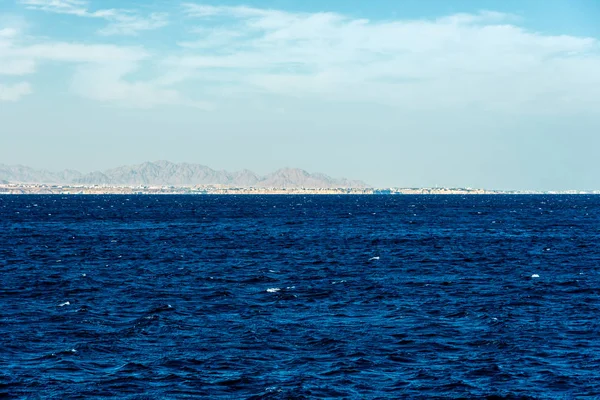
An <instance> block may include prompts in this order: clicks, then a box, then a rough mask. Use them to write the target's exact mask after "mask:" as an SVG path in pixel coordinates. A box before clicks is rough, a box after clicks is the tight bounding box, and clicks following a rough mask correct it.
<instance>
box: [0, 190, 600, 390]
mask: <svg viewBox="0 0 600 400" xmlns="http://www.w3.org/2000/svg"><path fill="white" fill-rule="evenodd" d="M0 398H18V399H21V398H22V399H87V398H121V399H185V398H189V399H191V398H206V399H334V398H335V399H337V398H340V399H436V398H440V399H444V398H449V399H453V398H467V399H470V398H484V399H485V398H487V399H502V398H506V399H509V398H515V399H517V398H519V399H520V398H524V399H526V398H529V399H571V398H573V399H579V398H582V399H583V398H588V399H593V398H600V196H592V195H589V196H588V195H467V196H460V195H441V196H433V195H432V196H429V195H416V196H411V195H358V196H354V195H341V196H335V195H331V196H329V195H313V196H303V195H298V196H296V195H284V196H277V195H264V196H259V195H256V196H253V195H244V196H236V195H223V196H219V195H187V196H178V195H161V196H152V195H131V196H129V195H107V196H92V195H81V196H78V195H72V196H61V195H48V196H42V195H40V196H38V195H6V196H0Z"/></svg>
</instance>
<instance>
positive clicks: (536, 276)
mask: <svg viewBox="0 0 600 400" xmlns="http://www.w3.org/2000/svg"><path fill="white" fill-rule="evenodd" d="M531 277H532V278H539V277H540V276H539V275H538V274H533V275H531Z"/></svg>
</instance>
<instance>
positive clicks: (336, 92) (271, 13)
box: [165, 3, 600, 112]
mask: <svg viewBox="0 0 600 400" xmlns="http://www.w3.org/2000/svg"><path fill="white" fill-rule="evenodd" d="M183 10H184V13H186V15H187V16H188V17H190V18H196V19H197V21H199V23H200V25H201V27H204V31H203V30H202V29H199V30H197V34H196V38H195V39H192V40H189V41H183V42H180V43H179V44H180V46H181V47H182V48H183V49H185V53H184V55H178V56H172V57H170V58H168V59H167V60H166V61H165V63H166V65H168V66H171V67H173V68H175V69H178V68H180V69H183V70H186V71H188V76H189V75H190V73H189V71H196V79H198V80H200V81H203V80H204V81H205V82H211V83H212V84H214V80H215V79H218V78H219V74H217V73H216V72H215V71H223V70H229V71H231V73H230V74H227V75H226V78H225V79H226V83H227V84H228V85H229V87H230V86H231V85H230V84H231V83H232V77H233V80H234V84H235V85H236V87H237V88H238V90H239V91H245V92H266V93H274V94H277V95H286V96H296V97H305V96H308V97H310V96H316V97H319V98H325V99H330V100H334V101H369V102H379V103H384V104H388V105H391V106H399V107H404V108H420V109H430V108H436V107H459V108H464V107H471V108H475V107H479V108H482V107H485V108H491V109H496V110H503V111H517V112H523V111H524V112H563V111H565V110H577V109H585V110H588V111H589V110H592V109H593V107H596V106H598V105H599V104H598V102H599V101H600V85H599V84H600V48H599V47H600V46H599V42H598V40H597V39H595V38H585V37H575V36H565V35H562V36H560V35H546V34H541V33H536V32H532V31H529V30H527V29H525V28H522V27H520V26H519V25H517V23H518V22H519V19H518V18H517V17H515V16H513V15H507V14H502V13H497V12H491V11H483V12H480V13H477V14H457V15H451V16H447V17H444V18H438V19H432V20H386V21H369V20H364V19H354V18H350V17H347V16H344V15H341V14H335V13H292V12H285V11H280V10H270V9H259V8H251V7H245V6H237V7H230V6H210V5H198V4H192V3H184V4H183ZM212 28H218V31H217V32H218V35H216V36H215V34H213V33H210V32H209V31H210V29H212ZM224 83H225V81H224Z"/></svg>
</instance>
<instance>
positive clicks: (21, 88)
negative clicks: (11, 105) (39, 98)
mask: <svg viewBox="0 0 600 400" xmlns="http://www.w3.org/2000/svg"><path fill="white" fill-rule="evenodd" d="M31 92H32V89H31V85H30V84H29V83H28V82H19V83H15V84H2V83H0V101H18V100H20V99H21V98H22V97H24V96H27V95H28V94H30V93H31Z"/></svg>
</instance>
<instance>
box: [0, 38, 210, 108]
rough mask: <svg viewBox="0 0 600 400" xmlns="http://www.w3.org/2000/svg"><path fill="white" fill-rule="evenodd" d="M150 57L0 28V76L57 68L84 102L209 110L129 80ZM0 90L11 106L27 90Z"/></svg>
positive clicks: (162, 87) (22, 86)
mask: <svg viewBox="0 0 600 400" xmlns="http://www.w3.org/2000/svg"><path fill="white" fill-rule="evenodd" d="M31 41H33V42H34V43H30V42H31ZM152 57H153V56H152V54H150V53H149V52H148V51H146V50H144V49H143V48H141V47H132V46H117V45H111V44H108V45H107V44H81V43H68V42H59V41H49V40H47V39H45V40H41V39H38V38H32V37H29V36H25V35H22V34H20V32H19V31H18V30H10V31H9V30H8V29H7V28H2V27H0V76H2V75H30V74H33V73H35V72H36V71H37V69H39V68H41V67H43V65H45V64H47V63H50V62H52V63H60V64H62V65H63V66H64V67H65V68H67V67H71V68H74V70H75V74H74V76H73V79H72V81H71V89H72V91H73V92H74V93H75V94H77V95H79V96H81V97H84V98H88V99H92V100H97V101H100V102H106V103H112V104H118V105H124V106H129V107H144V108H147V107H154V106H158V105H182V106H189V107H196V108H202V109H209V108H210V105H209V104H207V103H203V102H199V101H192V100H189V99H187V98H186V97H185V96H183V95H181V94H180V93H179V92H178V91H176V90H174V89H172V88H169V85H168V83H165V82H160V80H158V79H145V80H144V79H134V78H133V76H134V75H135V73H137V72H139V71H140V70H141V69H142V67H143V66H144V65H145V64H146V63H151V62H152ZM0 85H1V86H0V89H1V92H2V93H1V94H0V99H1V100H3V101H17V100H19V99H21V98H22V97H23V96H25V95H26V94H29V93H31V91H32V89H31V86H30V85H29V83H19V84H15V85H8V84H3V83H2V82H0Z"/></svg>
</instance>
